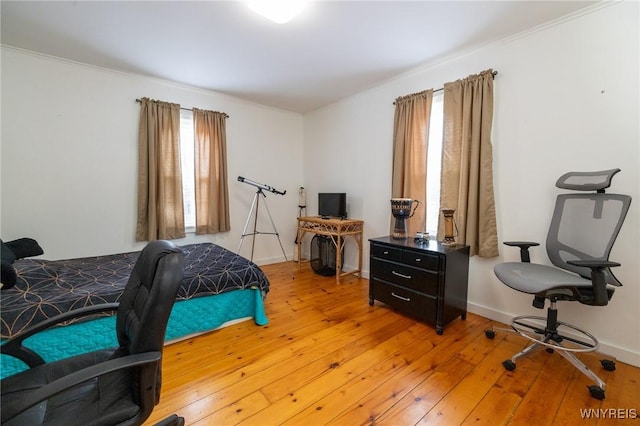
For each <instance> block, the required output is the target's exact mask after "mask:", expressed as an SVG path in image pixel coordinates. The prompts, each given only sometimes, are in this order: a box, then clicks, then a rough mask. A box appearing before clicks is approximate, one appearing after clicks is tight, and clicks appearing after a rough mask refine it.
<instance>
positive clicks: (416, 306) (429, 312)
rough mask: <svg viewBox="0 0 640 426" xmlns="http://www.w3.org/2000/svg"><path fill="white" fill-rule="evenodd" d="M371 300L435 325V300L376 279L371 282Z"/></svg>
mask: <svg viewBox="0 0 640 426" xmlns="http://www.w3.org/2000/svg"><path fill="white" fill-rule="evenodd" d="M371 286H372V287H371V291H372V295H373V298H374V299H375V300H379V301H380V302H382V303H385V304H387V305H389V306H392V307H393V308H395V309H397V310H399V311H400V312H403V313H405V314H407V315H410V316H412V317H415V318H418V319H421V320H424V321H427V322H428V323H430V324H435V323H436V314H437V303H436V298H435V297H431V296H427V295H423V294H419V293H416V292H414V291H411V290H408V289H406V288H403V287H398V286H395V285H393V284H388V283H386V282H383V281H378V280H376V279H372V280H371Z"/></svg>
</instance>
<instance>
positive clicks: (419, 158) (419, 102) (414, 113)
mask: <svg viewBox="0 0 640 426" xmlns="http://www.w3.org/2000/svg"><path fill="white" fill-rule="evenodd" d="M432 99H433V90H425V91H423V92H420V93H415V94H412V95H407V96H402V97H400V98H397V99H396V101H395V104H396V111H395V117H394V123H393V175H392V184H391V185H392V186H391V197H392V198H411V199H413V200H418V201H420V202H421V203H422V205H420V206H419V207H418V208H417V209H416V212H415V215H414V216H413V218H411V219H409V220H407V232H408V234H409V236H412V235H415V233H416V231H423V230H424V229H425V222H426V199H427V143H428V140H429V118H430V116H431V100H432ZM388 208H389V209H391V206H388ZM393 222H394V220H393V218H392V219H391V229H393Z"/></svg>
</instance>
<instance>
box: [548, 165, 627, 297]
mask: <svg viewBox="0 0 640 426" xmlns="http://www.w3.org/2000/svg"><path fill="white" fill-rule="evenodd" d="M619 171H620V169H612V170H604V171H599V172H571V173H567V174H565V175H563V176H561V177H560V178H559V179H558V181H557V182H556V186H557V187H558V188H562V189H571V190H576V191H590V192H591V193H588V194H586V193H570V194H561V195H558V197H557V199H556V205H555V209H554V212H553V217H552V219H551V226H550V228H549V233H548V234H547V241H546V249H547V255H548V256H549V259H550V260H551V262H552V263H553V264H554V265H555V266H557V267H559V268H562V269H566V270H569V271H572V272H574V273H576V274H579V275H581V276H583V277H585V278H588V279H590V278H591V270H590V269H589V268H582V267H578V266H572V265H569V264H568V263H567V261H569V260H609V254H610V253H611V248H612V247H613V243H614V242H615V240H616V238H617V236H618V233H619V232H620V228H621V227H622V223H623V222H624V219H625V217H626V215H627V211H628V210H629V205H630V204H631V197H630V196H628V195H620V194H608V193H605V189H606V188H608V187H609V186H610V185H611V178H612V177H613V175H615V174H616V173H618V172H619ZM604 273H605V281H606V282H607V283H609V284H612V285H615V286H621V285H622V284H621V283H620V282H619V281H618V279H617V278H616V277H615V276H614V275H613V273H612V272H611V270H609V268H607V269H605V271H604Z"/></svg>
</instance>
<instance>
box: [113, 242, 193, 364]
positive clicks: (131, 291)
mask: <svg viewBox="0 0 640 426" xmlns="http://www.w3.org/2000/svg"><path fill="white" fill-rule="evenodd" d="M183 261H184V254H183V253H182V251H181V250H180V249H179V248H178V247H177V246H176V245H175V244H173V243H171V242H169V241H160V240H159V241H152V242H150V243H149V244H148V245H147V246H146V247H145V248H144V249H143V250H142V253H140V256H139V257H138V260H137V261H136V264H135V266H134V267H133V271H132V272H131V276H130V277H129V281H128V282H127V286H126V287H125V290H124V292H123V294H122V297H121V298H120V306H119V307H118V313H117V320H116V332H117V335H118V342H119V344H120V349H119V351H118V352H119V355H129V354H135V353H141V352H149V351H162V346H163V345H164V335H165V332H166V328H167V322H168V321H169V314H170V313H171V309H172V308H173V303H174V301H175V298H176V293H177V291H178V287H179V286H180V284H181V282H182V276H183Z"/></svg>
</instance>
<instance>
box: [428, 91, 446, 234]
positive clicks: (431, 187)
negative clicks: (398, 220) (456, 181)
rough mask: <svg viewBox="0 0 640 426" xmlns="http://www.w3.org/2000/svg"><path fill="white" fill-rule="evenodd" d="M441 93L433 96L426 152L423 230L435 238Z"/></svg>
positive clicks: (438, 185) (437, 214)
mask: <svg viewBox="0 0 640 426" xmlns="http://www.w3.org/2000/svg"><path fill="white" fill-rule="evenodd" d="M443 97H444V96H443V93H442V92H437V93H434V94H433V100H432V104H431V118H430V121H429V145H428V152H427V202H426V204H427V211H426V220H427V223H426V225H425V229H426V230H427V232H428V233H429V235H431V236H432V238H435V235H436V234H437V232H438V219H439V217H440V170H441V164H442V138H443V134H442V133H443V127H444V116H443V114H444V109H443V106H444V104H443Z"/></svg>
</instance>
